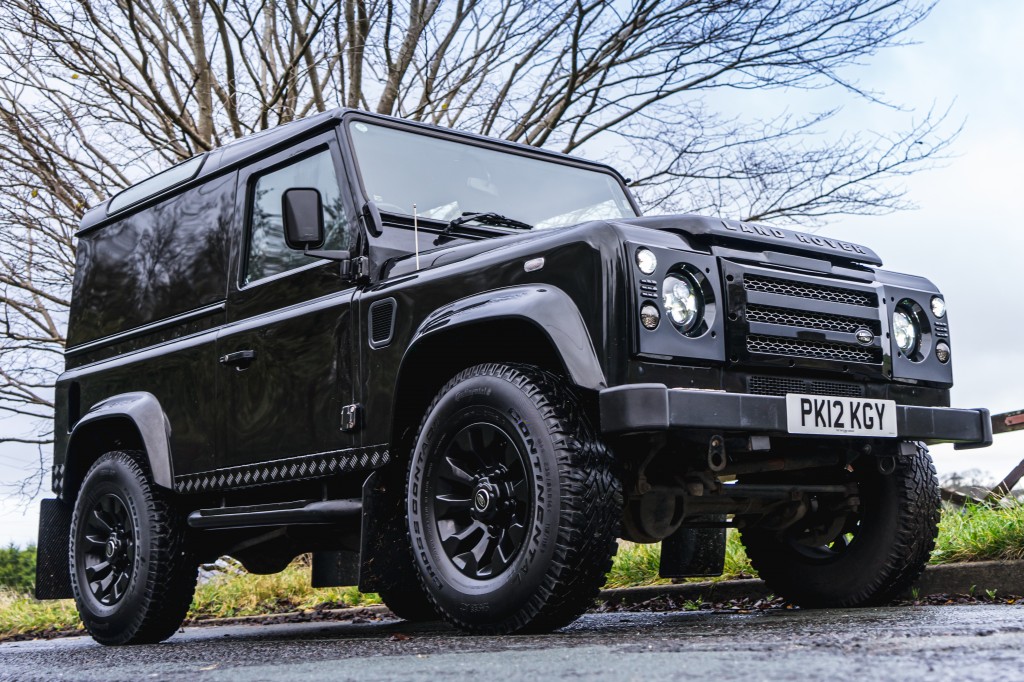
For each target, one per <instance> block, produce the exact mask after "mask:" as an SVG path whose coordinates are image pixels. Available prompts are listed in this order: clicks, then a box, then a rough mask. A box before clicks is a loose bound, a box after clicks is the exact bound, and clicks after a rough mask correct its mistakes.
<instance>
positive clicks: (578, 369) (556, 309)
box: [399, 285, 608, 391]
mask: <svg viewBox="0 0 1024 682" xmlns="http://www.w3.org/2000/svg"><path fill="white" fill-rule="evenodd" d="M494 320H514V321H520V322H525V323H527V324H530V325H532V326H533V327H535V328H536V329H537V330H538V331H540V332H541V334H543V335H544V336H545V337H546V338H547V339H548V341H549V342H550V343H551V346H552V348H553V349H554V351H555V353H556V354H557V355H558V357H559V358H560V359H561V361H562V363H563V364H564V365H565V369H566V371H567V372H568V373H569V378H570V379H571V380H572V382H573V383H574V384H576V385H577V386H580V387H581V388H586V389H592V390H595V391H597V390H601V389H603V388H605V387H607V385H608V384H607V381H606V379H605V374H604V370H603V369H602V367H601V362H600V360H599V359H598V357H597V352H596V351H595V350H594V344H593V341H592V339H591V337H590V330H589V329H588V328H587V325H586V323H585V322H584V321H583V316H582V315H580V311H579V309H578V308H577V307H576V304H575V303H574V302H573V300H572V299H571V298H570V297H569V295H568V294H566V293H565V292H564V291H562V290H561V289H559V288H557V287H552V286H547V285H544V286H535V285H533V286H531V285H525V286H514V287H508V288H505V289H497V290H494V291H489V292H485V293H482V294H475V295H473V296H467V297H465V298H461V299H458V300H456V301H453V302H452V303H449V304H448V305H445V306H443V307H441V308H438V309H437V310H435V311H434V312H432V313H431V314H429V315H428V316H427V317H426V319H425V320H424V321H423V322H422V324H420V326H419V328H418V329H417V330H416V331H415V332H414V333H413V335H412V339H411V340H410V341H409V345H408V347H407V348H406V350H405V354H404V355H403V357H402V363H401V366H400V368H399V376H401V374H402V372H403V370H405V369H406V366H407V363H408V360H409V357H410V356H411V355H413V354H414V352H415V349H416V346H417V344H419V343H422V342H423V341H424V340H425V339H428V338H434V337H436V335H437V334H439V333H441V332H442V331H452V330H455V329H459V328H464V327H468V326H470V325H475V324H479V323H483V322H488V321H494Z"/></svg>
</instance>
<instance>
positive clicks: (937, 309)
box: [932, 296, 946, 320]
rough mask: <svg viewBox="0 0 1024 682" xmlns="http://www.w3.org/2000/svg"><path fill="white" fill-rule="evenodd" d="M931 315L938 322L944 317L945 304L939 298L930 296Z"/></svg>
mask: <svg viewBox="0 0 1024 682" xmlns="http://www.w3.org/2000/svg"><path fill="white" fill-rule="evenodd" d="M932 315H934V316H935V317H937V318H939V319H940V320H941V319H942V318H943V317H945V316H946V302H945V301H944V300H942V297H941V296H932Z"/></svg>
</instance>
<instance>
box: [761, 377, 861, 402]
mask: <svg viewBox="0 0 1024 682" xmlns="http://www.w3.org/2000/svg"><path fill="white" fill-rule="evenodd" d="M747 390H748V391H749V392H750V393H753V394H754V395H776V396H783V395H786V394H787V393H807V394H810V395H828V396H835V397H837V398H860V397H863V396H864V387H863V386H862V385H860V384H850V383H844V382H841V381H819V380H815V379H792V378H789V377H763V376H753V377H750V378H749V379H748V380H747Z"/></svg>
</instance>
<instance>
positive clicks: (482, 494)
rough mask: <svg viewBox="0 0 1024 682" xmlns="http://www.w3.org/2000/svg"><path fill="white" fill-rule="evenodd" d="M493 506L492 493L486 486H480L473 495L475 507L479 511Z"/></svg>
mask: <svg viewBox="0 0 1024 682" xmlns="http://www.w3.org/2000/svg"><path fill="white" fill-rule="evenodd" d="M490 506H491V494H490V493H489V492H488V491H487V489H486V488H479V489H478V490H477V491H476V494H475V495H473V507H474V508H476V510H477V511H478V512H485V511H487V508H488V507H490Z"/></svg>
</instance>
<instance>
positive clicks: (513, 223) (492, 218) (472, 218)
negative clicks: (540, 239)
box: [444, 211, 533, 234]
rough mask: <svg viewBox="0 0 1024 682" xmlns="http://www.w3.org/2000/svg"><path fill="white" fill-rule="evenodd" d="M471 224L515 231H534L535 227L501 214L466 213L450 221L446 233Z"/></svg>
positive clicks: (486, 212) (487, 212) (488, 212)
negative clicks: (508, 228)
mask: <svg viewBox="0 0 1024 682" xmlns="http://www.w3.org/2000/svg"><path fill="white" fill-rule="evenodd" d="M470 222H477V223H480V224H482V225H491V226H492V227H510V228H512V229H515V230H532V229H533V225H530V224H529V223H524V222H522V221H521V220H516V219H515V218H509V217H508V216H503V215H501V214H500V213H492V212H490V211H485V212H483V213H477V212H474V211H464V212H463V213H462V215H461V216H459V217H458V218H454V219H453V220H451V221H449V223H448V227H446V228H444V233H445V234H448V233H450V232H451V231H452V230H454V229H455V228H456V227H458V226H459V225H465V224H466V223H470Z"/></svg>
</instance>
